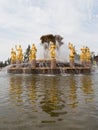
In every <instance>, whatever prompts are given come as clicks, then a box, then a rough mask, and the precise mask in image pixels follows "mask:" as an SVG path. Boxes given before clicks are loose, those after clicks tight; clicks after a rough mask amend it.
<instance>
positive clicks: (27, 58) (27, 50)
mask: <svg viewBox="0 0 98 130" xmlns="http://www.w3.org/2000/svg"><path fill="white" fill-rule="evenodd" d="M30 48H31V47H30V45H28V47H27V49H26V51H25V53H24V62H28V61H29V54H30Z"/></svg>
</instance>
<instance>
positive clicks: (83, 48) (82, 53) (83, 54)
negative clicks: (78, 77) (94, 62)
mask: <svg viewBox="0 0 98 130" xmlns="http://www.w3.org/2000/svg"><path fill="white" fill-rule="evenodd" d="M80 60H81V62H83V61H85V60H86V56H85V47H82V48H81V54H80Z"/></svg>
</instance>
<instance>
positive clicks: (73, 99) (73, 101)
mask: <svg viewBox="0 0 98 130" xmlns="http://www.w3.org/2000/svg"><path fill="white" fill-rule="evenodd" d="M69 85H70V86H69V87H70V91H69V100H70V103H69V106H70V107H71V108H75V107H77V105H78V101H77V84H76V81H75V77H74V76H73V75H72V76H70V78H69Z"/></svg>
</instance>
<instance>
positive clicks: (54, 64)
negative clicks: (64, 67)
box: [51, 58, 56, 69]
mask: <svg viewBox="0 0 98 130" xmlns="http://www.w3.org/2000/svg"><path fill="white" fill-rule="evenodd" d="M51 69H56V59H54V58H53V59H51Z"/></svg>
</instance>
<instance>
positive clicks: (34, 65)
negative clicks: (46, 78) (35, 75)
mask: <svg viewBox="0 0 98 130" xmlns="http://www.w3.org/2000/svg"><path fill="white" fill-rule="evenodd" d="M31 67H32V69H35V68H36V59H33V60H32V61H31Z"/></svg>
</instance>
